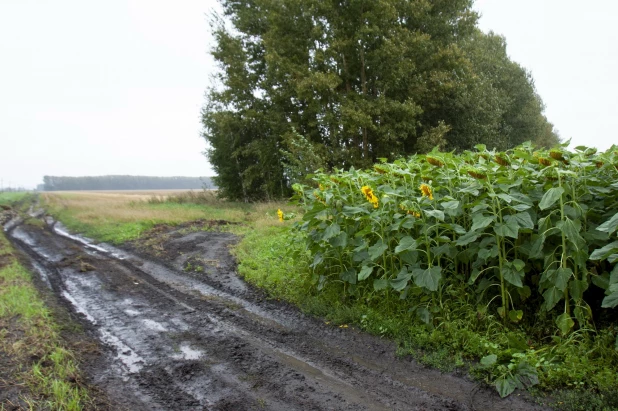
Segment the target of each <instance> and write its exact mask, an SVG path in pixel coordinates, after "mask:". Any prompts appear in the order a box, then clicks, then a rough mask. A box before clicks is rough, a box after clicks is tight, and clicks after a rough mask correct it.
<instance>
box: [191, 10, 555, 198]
mask: <svg viewBox="0 0 618 411" xmlns="http://www.w3.org/2000/svg"><path fill="white" fill-rule="evenodd" d="M222 6H223V9H224V13H225V18H226V19H227V20H228V21H229V23H231V26H232V27H233V28H230V27H228V26H229V24H228V26H226V24H225V21H224V20H223V19H222V20H219V21H217V22H215V23H214V25H213V30H214V34H215V39H216V46H215V47H214V49H213V53H212V54H213V56H214V58H215V59H216V61H217V62H218V64H219V67H220V72H219V75H218V84H217V85H215V86H213V87H211V88H210V89H209V90H208V92H207V102H206V104H205V107H204V110H203V123H204V133H203V135H204V137H205V139H206V140H207V142H208V143H209V146H210V148H209V150H208V152H207V155H208V158H209V160H210V162H211V164H212V165H213V167H214V169H215V171H216V172H217V174H218V177H216V183H217V184H218V186H219V187H220V189H221V193H222V194H223V195H224V196H227V197H229V198H232V199H244V200H245V201H249V200H254V199H268V198H274V197H280V196H282V195H285V194H286V193H287V192H288V190H289V185H290V181H291V179H292V178H296V177H294V176H292V175H290V173H289V170H291V169H292V168H293V167H290V164H289V161H291V160H290V159H291V157H290V156H289V155H286V153H287V154H290V153H293V152H294V150H295V149H297V148H295V147H293V146H292V145H291V144H296V143H298V140H297V139H295V138H290V136H292V135H293V134H294V133H298V134H299V135H300V136H302V137H303V138H304V139H305V140H306V143H307V144H309V146H307V147H312V148H314V152H315V153H321V155H322V156H323V158H322V159H323V165H324V166H325V167H326V168H333V167H340V168H348V167H350V166H354V167H368V166H369V165H371V164H372V163H373V162H375V161H376V159H377V158H381V157H385V158H389V159H393V158H395V157H400V156H403V155H407V154H412V153H415V152H418V151H421V150H422V151H426V150H428V149H429V147H430V146H431V145H432V144H433V143H435V144H441V145H443V146H444V147H445V148H446V149H466V148H471V147H472V146H474V145H475V144H478V143H485V144H487V145H488V146H489V147H498V148H504V147H506V146H509V145H512V144H515V143H516V142H517V141H519V139H520V137H521V136H523V135H530V136H529V137H528V139H535V138H536V135H535V133H541V131H542V130H545V128H544V126H545V123H546V120H545V123H544V122H543V121H544V117H542V104H541V102H540V99H539V98H538V96H537V95H536V93H535V91H534V86H533V84H532V82H531V80H530V76H529V75H528V73H526V72H525V70H523V69H522V68H521V67H519V66H518V65H516V64H515V63H513V62H511V61H510V60H509V59H508V57H507V55H506V51H505V44H504V41H503V39H502V38H501V37H498V36H494V35H492V34H490V35H485V34H483V33H481V32H480V31H479V30H478V29H477V28H476V21H477V15H476V14H475V13H474V12H473V11H472V9H471V6H472V1H471V0H433V1H430V0H417V1H410V0H374V1H371V2H368V1H364V0H222ZM505 69H506V70H505ZM528 117H534V118H535V120H534V121H532V120H530V121H529V119H528ZM535 121H536V122H537V123H538V124H537V123H535ZM532 125H534V127H536V128H534V127H533V126H532ZM516 140H517V141H516ZM295 142H296V143H295ZM303 144H305V143H303ZM305 157H306V156H305ZM295 158H296V159H298V156H297V157H295ZM293 166H294V167H297V166H298V164H295V165H293ZM286 170H287V171H286Z"/></svg>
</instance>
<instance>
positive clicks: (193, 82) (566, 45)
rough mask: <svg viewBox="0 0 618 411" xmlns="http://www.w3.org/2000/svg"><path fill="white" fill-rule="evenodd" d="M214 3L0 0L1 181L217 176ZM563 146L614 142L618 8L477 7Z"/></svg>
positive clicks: (521, 1)
mask: <svg viewBox="0 0 618 411" xmlns="http://www.w3.org/2000/svg"><path fill="white" fill-rule="evenodd" d="M215 3H216V2H215V1H214V0H200V1H198V0H176V1H171V0H168V1H162V0H160V1H153V0H150V1H148V0H107V1H104V2H103V1H97V2H95V1H85V0H53V1H52V0H0V59H1V60H0V61H1V64H0V180H2V181H1V183H2V184H3V185H4V186H5V187H6V186H8V185H9V184H10V185H12V186H17V185H21V186H26V187H28V188H32V187H34V186H35V185H36V184H39V183H41V182H42V176H43V175H45V174H49V175H67V176H79V175H104V174H133V175H159V176H177V175H184V176H204V175H212V174H213V173H212V170H211V169H210V167H209V165H208V163H207V161H206V159H205V158H204V156H203V155H202V154H201V153H202V152H203V151H204V149H205V143H204V141H203V139H201V138H200V137H199V133H200V123H199V114H200V108H201V105H202V103H203V95H204V90H205V88H206V87H207V86H208V84H209V74H210V73H212V66H213V63H212V60H211V59H210V58H209V57H208V55H207V50H208V49H209V47H210V38H209V36H208V24H207V18H206V14H207V13H209V12H210V11H211V9H212V7H213V6H214V4H215ZM475 8H476V10H477V11H479V12H480V13H481V14H482V18H481V20H480V26H481V28H482V29H483V30H485V31H488V30H493V31H495V32H496V33H500V34H503V35H505V36H506V39H507V43H508V52H509V54H510V55H511V57H512V58H513V59H514V60H515V61H517V62H519V63H520V64H522V65H523V66H524V67H526V68H527V69H529V70H530V71H531V72H532V75H533V77H534V79H535V83H536V87H537V89H538V91H539V94H540V95H541V97H542V98H543V100H544V101H545V103H546V105H547V110H546V114H547V116H548V118H549V120H550V121H551V122H553V123H554V124H555V126H556V128H557V129H558V130H559V131H560V134H561V136H562V137H563V138H571V137H572V138H573V142H574V143H575V144H587V145H592V146H596V147H599V148H601V149H606V148H608V147H609V146H611V144H613V143H614V142H616V138H615V135H616V130H618V104H617V103H616V98H617V96H618V81H617V80H616V78H618V75H617V74H616V73H618V35H617V31H616V25H617V23H618V17H617V16H618V2H616V1H611V0H590V1H587V2H581V1H574V0H568V1H565V0H477V2H476V6H475Z"/></svg>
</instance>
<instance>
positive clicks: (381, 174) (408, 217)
mask: <svg viewBox="0 0 618 411" xmlns="http://www.w3.org/2000/svg"><path fill="white" fill-rule="evenodd" d="M567 147H568V143H567V144H562V145H560V146H558V147H555V148H553V149H551V150H539V149H535V147H533V146H532V145H531V144H530V143H525V144H523V145H520V146H518V147H516V148H514V149H512V150H508V151H505V152H495V151H490V150H488V149H487V147H485V146H484V145H478V146H476V147H475V151H465V152H463V153H460V154H454V153H443V152H439V151H438V150H437V149H436V150H434V151H432V152H431V153H429V154H427V155H415V156H412V157H410V158H409V159H400V160H397V161H394V162H392V163H388V162H386V161H385V160H383V161H381V163H379V164H377V165H376V166H374V168H373V169H372V170H357V169H350V170H335V171H334V172H333V173H330V174H327V173H323V172H318V173H317V174H315V175H314V176H313V180H314V182H315V185H314V186H309V185H295V187H294V189H295V191H296V198H297V200H298V201H299V202H300V203H301V204H302V206H303V207H304V209H305V214H304V216H303V218H302V221H300V222H298V223H296V226H295V230H296V232H298V233H299V234H300V236H299V238H302V239H303V241H304V244H305V247H306V252H307V254H308V255H309V256H310V262H309V264H310V268H311V270H312V273H313V281H314V283H315V285H316V287H317V289H318V290H323V289H325V288H326V287H335V288H339V289H340V290H341V292H342V293H343V295H344V296H345V298H354V299H365V300H366V301H374V302H376V303H379V301H380V300H381V299H386V298H387V297H388V296H392V295H398V296H399V300H400V301H402V302H403V303H405V304H407V306H408V307H409V309H410V310H411V311H413V312H414V313H415V315H416V316H417V318H418V320H419V321H422V322H423V323H425V324H427V326H429V327H437V326H439V325H440V324H441V321H442V319H444V318H446V316H448V315H450V314H449V313H448V306H449V304H453V301H454V300H458V299H459V300H461V301H464V299H465V304H469V303H470V301H472V302H473V303H474V304H476V306H478V307H480V308H479V310H480V311H479V312H487V313H490V316H491V317H495V318H497V319H499V320H500V322H502V324H503V326H504V327H506V328H507V329H508V328H514V329H520V330H526V329H528V330H529V329H531V327H541V326H539V323H540V321H544V322H543V325H542V328H543V329H544V330H547V331H545V332H546V333H549V334H548V335H551V334H552V333H554V332H555V334H556V336H558V337H559V338H567V337H568V336H569V334H571V333H573V332H575V331H577V332H578V333H579V332H593V333H594V332H595V330H596V329H598V327H599V326H602V325H603V324H605V323H611V321H615V320H616V319H618V315H617V314H616V307H617V306H618V268H616V267H617V265H616V262H618V238H616V233H617V232H618V214H617V213H616V207H617V205H618V183H616V181H618V180H617V177H618V147H616V146H614V147H612V148H611V149H609V150H608V151H606V152H604V153H598V152H597V151H596V150H594V149H591V148H588V147H584V146H580V147H576V148H575V149H574V150H572V151H570V150H568V148H567ZM548 324H551V326H548ZM548 327H549V328H548ZM552 330H553V331H552ZM617 344H618V340H617ZM617 346H618V345H617ZM522 367H524V366H522ZM526 369H528V368H526Z"/></svg>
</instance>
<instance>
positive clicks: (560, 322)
mask: <svg viewBox="0 0 618 411" xmlns="http://www.w3.org/2000/svg"><path fill="white" fill-rule="evenodd" d="M556 325H557V326H558V329H559V330H560V332H562V334H563V335H567V334H568V333H569V332H571V329H572V328H573V326H574V325H575V321H573V319H572V318H571V316H570V315H569V314H567V313H563V314H561V315H559V316H558V318H556Z"/></svg>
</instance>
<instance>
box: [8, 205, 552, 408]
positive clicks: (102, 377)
mask: <svg viewBox="0 0 618 411" xmlns="http://www.w3.org/2000/svg"><path fill="white" fill-rule="evenodd" d="M35 215H36V217H37V218H42V219H43V220H44V221H45V223H46V224H45V225H44V227H37V226H34V225H28V224H22V223H21V222H20V221H17V220H14V219H11V221H9V222H6V225H5V230H7V231H8V233H9V237H10V239H11V241H12V242H13V243H14V245H15V246H16V247H17V248H18V249H19V250H20V251H21V252H22V253H23V254H24V256H26V257H27V259H28V260H29V262H30V265H31V267H32V269H33V272H35V273H36V274H38V276H39V277H40V281H38V283H40V285H41V287H46V288H48V289H49V290H51V292H52V293H53V294H54V295H55V296H57V297H58V301H59V302H60V304H62V305H64V306H65V307H66V308H67V309H68V310H69V311H70V312H72V313H73V315H74V317H75V318H76V319H77V321H79V322H80V323H81V324H82V325H83V327H84V328H85V329H86V330H87V332H88V333H89V334H90V335H91V336H92V338H94V339H96V341H98V344H99V348H100V350H99V351H100V354H99V355H97V356H94V357H92V358H90V359H88V360H87V361H85V362H84V364H83V366H82V368H83V369H84V370H85V373H86V374H87V377H88V380H89V381H88V382H89V383H90V384H92V385H93V386H95V387H96V388H97V389H98V390H100V391H101V392H103V393H105V394H106V395H107V397H108V398H109V401H110V404H106V405H105V407H106V408H108V409H127V410H188V409H191V410H201V409H204V410H253V409H255V410H261V409H267V410H282V411H283V410H286V411H287V410H535V409H542V408H541V407H538V406H536V405H534V404H533V403H531V402H527V401H525V400H524V399H522V398H521V397H519V396H517V395H513V396H511V397H509V398H506V399H500V398H499V396H498V395H497V394H496V393H495V392H494V391H493V390H491V389H489V388H486V387H482V386H480V385H479V384H478V383H476V382H473V381H471V380H469V379H468V378H466V377H462V376H457V375H450V374H443V373H441V372H439V371H436V370H433V369H429V368H426V367H424V366H422V365H419V364H418V363H416V362H414V361H412V360H410V359H409V358H399V357H396V356H395V346H394V345H393V344H392V343H390V342H387V341H384V340H381V339H379V338H377V337H373V336H370V335H366V334H364V333H361V332H359V331H357V330H354V329H352V328H348V329H341V328H338V327H332V326H328V325H326V324H324V322H323V321H320V320H319V319H315V318H310V317H307V316H305V315H303V314H302V313H301V312H299V311H298V310H296V309H295V308H293V307H290V306H289V305H287V304H284V303H279V302H276V301H270V300H268V299H266V298H265V296H264V295H263V293H262V292H261V291H260V290H256V289H254V288H253V287H251V286H249V285H247V284H246V283H245V282H244V281H243V280H242V279H241V278H239V277H238V275H237V274H236V271H235V261H234V259H233V257H232V256H231V255H230V252H229V247H230V246H232V245H233V244H235V243H236V242H237V241H238V238H236V237H235V236H234V235H232V234H230V233H226V232H221V231H219V230H218V229H217V228H218V227H219V226H221V225H223V224H225V222H220V221H215V222H211V221H198V222H194V223H191V224H186V225H183V226H177V227H167V226H161V227H158V228H157V229H155V230H153V231H152V232H151V233H149V234H148V235H147V236H145V237H144V238H142V239H140V240H139V241H136V242H133V243H130V244H127V245H125V246H124V247H122V248H116V247H112V246H110V245H107V244H94V243H93V242H92V241H90V240H88V239H85V238H83V237H81V236H78V235H74V234H71V233H69V231H68V230H67V229H66V228H65V227H64V226H63V225H62V224H61V223H59V222H56V221H54V220H53V219H51V218H50V217H44V216H42V215H41V214H35ZM7 226H8V227H7ZM105 407H104V408H105Z"/></svg>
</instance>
